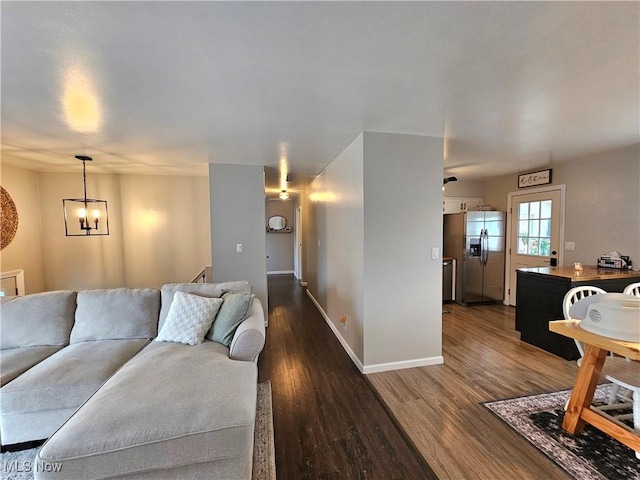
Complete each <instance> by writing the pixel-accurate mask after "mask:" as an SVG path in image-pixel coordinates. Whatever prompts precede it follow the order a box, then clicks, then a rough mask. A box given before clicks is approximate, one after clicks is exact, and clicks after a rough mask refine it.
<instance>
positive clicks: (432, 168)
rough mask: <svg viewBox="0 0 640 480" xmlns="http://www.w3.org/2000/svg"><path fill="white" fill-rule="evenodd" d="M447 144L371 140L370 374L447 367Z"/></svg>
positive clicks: (367, 198) (386, 137)
mask: <svg viewBox="0 0 640 480" xmlns="http://www.w3.org/2000/svg"><path fill="white" fill-rule="evenodd" d="M442 152H443V140H442V139H441V138H433V137H422V136H414V135H397V134H386V133H369V132H366V133H365V134H364V228H365V229H364V251H365V255H364V315H365V338H364V364H365V371H366V369H367V368H368V369H369V371H375V370H377V369H382V370H384V369H389V368H390V367H396V368H400V367H406V366H417V365H428V364H434V363H442V361H443V360H442V357H441V355H442V260H441V259H436V260H434V259H432V258H431V249H432V248H433V247H436V248H438V249H439V250H440V252H441V251H442Z"/></svg>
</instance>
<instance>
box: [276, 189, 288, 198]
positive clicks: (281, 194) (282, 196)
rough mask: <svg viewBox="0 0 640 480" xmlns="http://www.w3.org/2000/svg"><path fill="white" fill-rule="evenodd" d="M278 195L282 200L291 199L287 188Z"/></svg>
mask: <svg viewBox="0 0 640 480" xmlns="http://www.w3.org/2000/svg"><path fill="white" fill-rule="evenodd" d="M278 197H279V198H280V200H289V192H287V191H286V190H282V191H281V192H280V193H279V194H278Z"/></svg>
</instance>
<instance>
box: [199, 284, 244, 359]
mask: <svg viewBox="0 0 640 480" xmlns="http://www.w3.org/2000/svg"><path fill="white" fill-rule="evenodd" d="M253 297H254V295H247V294H246V293H225V294H224V295H223V296H222V300H223V303H222V306H221V307H220V311H219V312H218V314H217V315H216V318H215V320H214V322H213V325H212V326H211V330H209V332H208V333H207V338H208V339H209V340H213V341H214V342H218V343H221V344H223V345H225V346H227V347H228V346H229V345H231V340H233V334H234V333H235V332H236V329H237V328H238V325H240V323H242V321H243V320H244V319H245V318H247V317H248V316H249V313H250V312H251V305H252V303H253Z"/></svg>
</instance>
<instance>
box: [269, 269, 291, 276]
mask: <svg viewBox="0 0 640 480" xmlns="http://www.w3.org/2000/svg"><path fill="white" fill-rule="evenodd" d="M292 273H293V270H274V271H273V272H267V275H283V274H292Z"/></svg>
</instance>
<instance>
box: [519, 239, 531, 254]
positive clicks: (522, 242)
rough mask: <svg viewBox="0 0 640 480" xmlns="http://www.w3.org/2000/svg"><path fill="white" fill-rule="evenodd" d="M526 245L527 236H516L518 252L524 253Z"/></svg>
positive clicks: (527, 242) (527, 243)
mask: <svg viewBox="0 0 640 480" xmlns="http://www.w3.org/2000/svg"><path fill="white" fill-rule="evenodd" d="M528 245H529V239H528V238H527V237H520V238H518V253H520V254H524V255H526V254H527V246H528Z"/></svg>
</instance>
